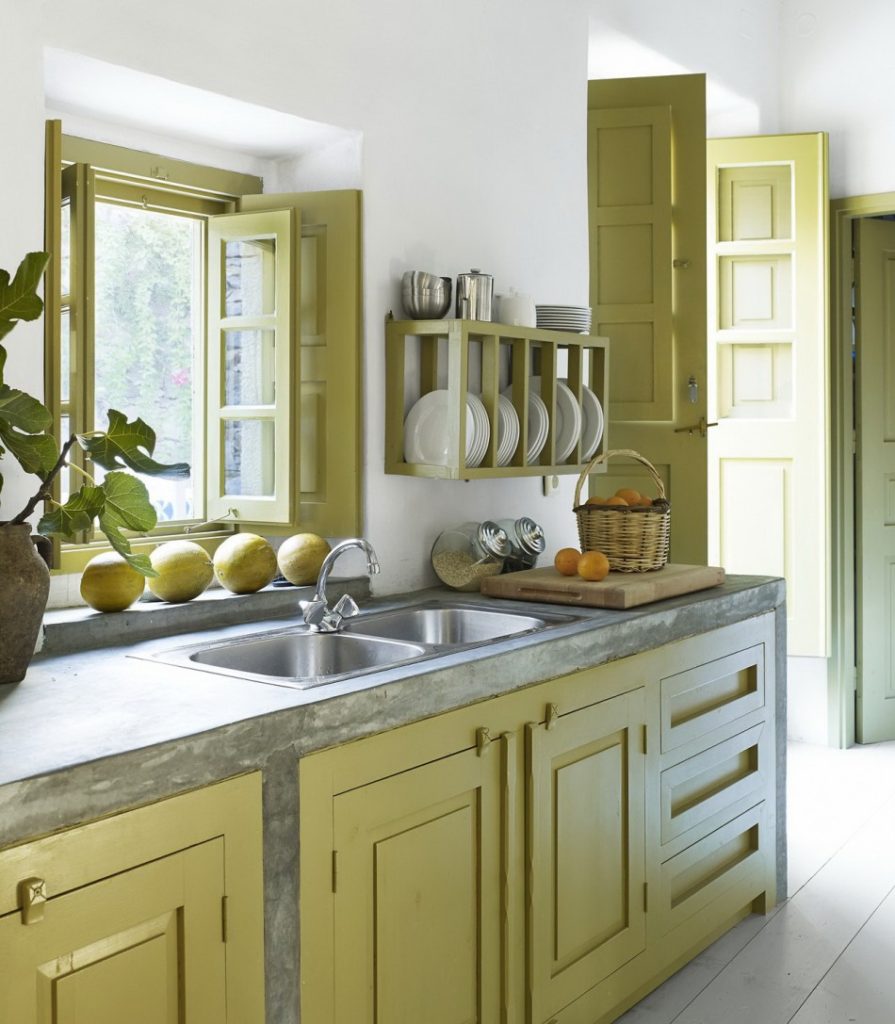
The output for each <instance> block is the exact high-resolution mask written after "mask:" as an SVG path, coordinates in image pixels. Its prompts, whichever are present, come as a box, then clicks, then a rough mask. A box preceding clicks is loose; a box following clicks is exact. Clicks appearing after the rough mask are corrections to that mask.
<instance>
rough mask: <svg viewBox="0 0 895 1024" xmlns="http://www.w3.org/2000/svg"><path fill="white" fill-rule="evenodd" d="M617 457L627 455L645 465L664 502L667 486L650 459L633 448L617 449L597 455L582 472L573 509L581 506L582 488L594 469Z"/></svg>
mask: <svg viewBox="0 0 895 1024" xmlns="http://www.w3.org/2000/svg"><path fill="white" fill-rule="evenodd" d="M616 455H627V456H628V458H631V459H636V460H637V461H638V462H641V463H643V465H644V466H646V468H647V469H648V470H649V471H650V475H651V476H652V478H653V483H654V484H655V485H656V490H657V491H658V492H659V498H660V499H662V500H664V498H665V485H664V484H663V483H662V479H661V477H660V476H659V474H658V473H657V472H656V467H655V466H654V465H653V464H652V463H651V462H650V461H649V459H647V458H644V456H642V455H641V454H640V452H635V451H633V450H632V449H631V448H616V449H615V450H614V451H611V452H603V453H602V455H595V456H594V457H593V458H592V459H591V460H590V462H588V464H587V465H586V466H585V467H584V469H582V470H581V476H579V477H578V485H577V487H576V488H575V504H574V505H573V506H572V507H573V508H577V507H578V506H579V505H580V504H581V488H582V487H583V486H584V481H585V480H587V477H588V475H589V474H590V473H591V472H593V470H594V468H595V467H596V466H599V464H600V463H601V462H607V461H608V460H609V459H611V458H614V457H615V456H616Z"/></svg>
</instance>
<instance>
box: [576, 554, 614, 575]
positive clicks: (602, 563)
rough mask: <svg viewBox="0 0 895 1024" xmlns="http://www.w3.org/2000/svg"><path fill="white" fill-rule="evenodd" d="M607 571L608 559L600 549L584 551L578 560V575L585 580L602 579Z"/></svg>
mask: <svg viewBox="0 0 895 1024" xmlns="http://www.w3.org/2000/svg"><path fill="white" fill-rule="evenodd" d="M608 573H609V559H608V558H607V557H606V556H605V555H604V554H603V552H602V551H585V552H584V554H583V555H582V556H581V558H580V559H579V561H578V575H579V576H580V577H581V578H582V579H585V580H602V579H605V578H606V576H607V575H608Z"/></svg>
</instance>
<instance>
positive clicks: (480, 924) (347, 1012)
mask: <svg viewBox="0 0 895 1024" xmlns="http://www.w3.org/2000/svg"><path fill="white" fill-rule="evenodd" d="M496 747H497V745H496V744H495V748H496ZM501 766H502V759H501V757H500V756H499V752H498V750H497V749H492V750H488V751H485V752H483V753H481V754H480V753H479V752H478V751H477V750H476V749H475V748H473V749H471V750H468V751H463V752H461V753H458V754H454V755H453V756H451V757H446V758H442V759H441V760H439V761H435V762H432V763H431V764H427V765H423V766H421V767H419V768H415V769H413V770H412V771H408V772H403V773H401V774H399V775H395V776H392V777H390V778H386V779H383V780H381V781H379V782H374V783H371V784H369V785H366V786H362V787H360V788H359V789H356V790H352V791H351V792H348V793H344V794H341V795H339V796H337V797H336V798H335V800H334V807H333V828H334V839H335V853H334V855H333V856H334V862H335V863H334V875H335V881H334V885H335V897H334V900H335V936H334V949H335V978H336V979H337V983H336V987H335V993H334V999H335V1014H334V1019H335V1021H336V1022H337V1024H374V1022H375V1024H420V1022H423V1021H425V1024H473V1022H483V1024H496V1022H497V1021H499V1020H500V1019H501V1016H500V1004H501V988H502V977H503V975H502V968H501V931H500V929H501V913H500V898H501V897H500V893H501V891H502V886H501V812H500V797H501V788H500V786H501V782H500V780H501V771H502V768H501Z"/></svg>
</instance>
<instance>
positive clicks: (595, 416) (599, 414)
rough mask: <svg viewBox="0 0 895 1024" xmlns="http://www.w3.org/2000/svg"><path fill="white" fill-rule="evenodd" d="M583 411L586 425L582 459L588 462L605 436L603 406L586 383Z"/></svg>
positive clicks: (582, 435)
mask: <svg viewBox="0 0 895 1024" xmlns="http://www.w3.org/2000/svg"><path fill="white" fill-rule="evenodd" d="M581 411H582V412H583V413H584V425H583V426H582V428H581V461H582V462H587V461H588V460H590V459H592V458H593V457H594V453H595V452H596V450H597V447H598V446H599V444H600V441H601V439H602V437H603V426H604V424H603V406H602V405H600V399H599V398H597V396H596V395H595V394H594V393H593V391H591V389H590V388H589V387H588V386H587V385H586V384H585V385H584V387H582V389H581Z"/></svg>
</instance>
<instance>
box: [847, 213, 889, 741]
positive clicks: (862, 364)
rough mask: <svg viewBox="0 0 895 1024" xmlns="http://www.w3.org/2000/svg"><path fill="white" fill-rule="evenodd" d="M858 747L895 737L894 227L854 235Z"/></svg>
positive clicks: (864, 222)
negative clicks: (859, 744) (862, 744)
mask: <svg viewBox="0 0 895 1024" xmlns="http://www.w3.org/2000/svg"><path fill="white" fill-rule="evenodd" d="M855 241H856V247H855V282H856V294H855V309H856V328H857V331H856V339H855V352H856V359H855V410H856V414H857V423H856V428H857V429H856V438H857V444H856V448H857V450H856V459H855V521H856V524H857V527H858V528H857V530H856V538H857V544H856V551H855V580H856V587H855V590H856V595H855V596H856V612H857V616H856V638H857V640H856V654H857V668H858V703H857V709H856V710H857V714H856V719H855V730H856V735H857V739H858V742H860V743H873V742H876V741H878V740H891V739H895V639H893V637H895V402H893V395H895V222H892V221H889V220H875V219H873V218H869V217H865V218H862V219H860V220H858V221H857V222H856V233H855Z"/></svg>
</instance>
